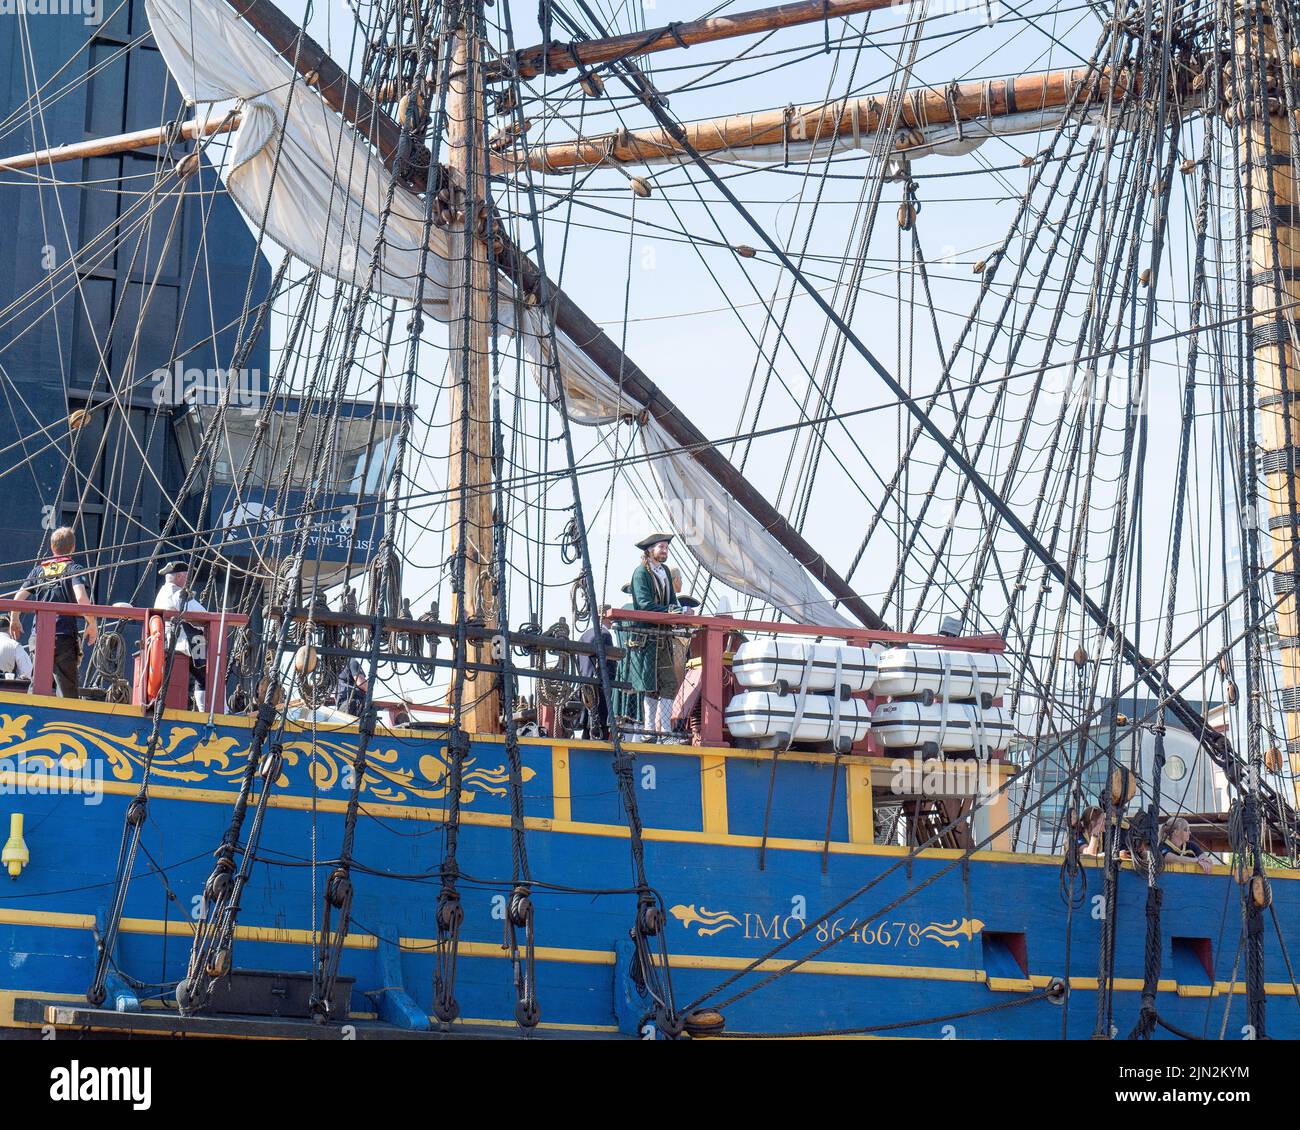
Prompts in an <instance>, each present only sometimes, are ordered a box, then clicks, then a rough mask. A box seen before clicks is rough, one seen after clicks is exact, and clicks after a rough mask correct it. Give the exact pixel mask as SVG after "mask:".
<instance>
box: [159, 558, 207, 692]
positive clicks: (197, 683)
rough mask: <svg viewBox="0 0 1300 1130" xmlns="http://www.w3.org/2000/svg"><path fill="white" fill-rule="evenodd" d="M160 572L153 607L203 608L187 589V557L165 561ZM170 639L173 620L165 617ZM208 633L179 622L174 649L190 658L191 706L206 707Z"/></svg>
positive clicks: (202, 610) (176, 609)
mask: <svg viewBox="0 0 1300 1130" xmlns="http://www.w3.org/2000/svg"><path fill="white" fill-rule="evenodd" d="M159 573H161V574H162V578H163V584H162V587H161V588H160V589H159V590H158V595H157V596H155V597H154V601H153V607H154V608H164V609H170V610H171V611H173V612H180V611H182V610H184V611H185V612H206V611H207V609H206V608H204V607H203V605H202V604H200V603H199V602H198V601H197V600H195V599H194V597H193V595H192V594H191V593H190V591H189V588H188V585H189V580H190V566H189V562H187V561H173V562H171V563H169V564H167V565H164V566H163V567H162V568H161V569H160V570H159ZM168 624H169V628H168V632H169V637H168V642H169V643H170V633H171V632H174V631H175V621H168ZM206 639H207V637H206V636H205V635H204V634H203V629H202V628H201V627H198V626H196V625H193V624H182V625H181V634H180V638H179V639H178V640H177V641H176V653H177V654H178V655H187V656H189V660H190V691H191V693H192V694H193V695H194V709H195V710H206V709H207V674H208V665H207V655H206V654H205V650H206Z"/></svg>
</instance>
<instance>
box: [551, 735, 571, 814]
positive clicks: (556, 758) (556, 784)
mask: <svg viewBox="0 0 1300 1130" xmlns="http://www.w3.org/2000/svg"><path fill="white" fill-rule="evenodd" d="M551 812H552V814H553V815H554V817H555V819H556V820H572V819H573V785H572V784H571V783H570V781H569V749H568V747H567V746H562V745H557V746H555V748H554V749H552V750H551Z"/></svg>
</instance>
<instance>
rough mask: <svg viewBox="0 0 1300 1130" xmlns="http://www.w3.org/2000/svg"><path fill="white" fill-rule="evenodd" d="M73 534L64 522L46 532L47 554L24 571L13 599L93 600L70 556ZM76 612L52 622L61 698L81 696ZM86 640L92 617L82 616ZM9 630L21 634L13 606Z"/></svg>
mask: <svg viewBox="0 0 1300 1130" xmlns="http://www.w3.org/2000/svg"><path fill="white" fill-rule="evenodd" d="M76 547H77V535H76V534H75V533H73V532H72V530H71V529H70V528H69V527H68V526H60V527H59V528H58V529H57V530H55V531H54V533H52V534H51V535H50V553H51V556H49V557H47V558H45V560H43V561H40V562H38V563H37V564H36V566H35V567H34V568H33V569H32V571H31V572H30V573H28V574H27V579H26V580H25V581H23V587H22V588H20V589H19V590H18V591H17V592H16V593H14V600H40V601H44V602H45V603H46V604H87V605H89V604H93V603H94V601H92V600H91V599H90V591H89V590H88V589H87V587H86V577H85V570H84V568H83V567H82V565H81V562H79V561H78V560H76V558H74V557H73V556H72V551H73V550H74V549H76ZM77 619H78V618H77V617H76V616H63V615H60V616H59V617H58V618H57V619H56V621H55V624H54V685H55V687H56V688H57V689H58V692H59V694H61V695H62V696H63V697H64V698H80V697H81V690H80V684H81V675H80V669H81V636H82V633H81V632H79V630H78V628H77ZM85 621H86V630H85V633H84V635H85V641H86V643H88V644H90V645H91V646H94V643H95V639H96V637H97V630H96V628H95V618H94V617H93V616H86V617H85ZM9 634H10V635H11V636H12V637H13V638H14V639H15V640H20V639H22V638H23V618H22V616H21V615H20V614H19V612H18V611H17V609H15V610H14V611H13V612H11V613H10V614H9Z"/></svg>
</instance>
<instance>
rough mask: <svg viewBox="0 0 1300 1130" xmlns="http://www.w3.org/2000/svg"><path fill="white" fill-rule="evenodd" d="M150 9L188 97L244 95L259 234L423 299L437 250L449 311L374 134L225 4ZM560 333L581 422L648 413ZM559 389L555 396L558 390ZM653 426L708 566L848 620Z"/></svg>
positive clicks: (235, 193) (540, 360)
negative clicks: (340, 111) (356, 124)
mask: <svg viewBox="0 0 1300 1130" xmlns="http://www.w3.org/2000/svg"><path fill="white" fill-rule="evenodd" d="M146 7H147V10H148V15H149V24H150V27H151V28H152V30H153V35H154V39H155V40H156V42H157V44H158V47H159V49H160V50H161V52H162V55H163V58H164V59H165V61H166V63H167V67H168V69H169V70H170V71H171V74H172V77H173V78H174V79H175V81H176V83H177V85H178V86H179V87H180V88H181V91H182V92H183V93H184V94H185V96H186V97H187V98H189V99H190V100H191V101H192V102H194V103H196V104H198V105H205V106H211V104H220V103H230V102H237V103H240V104H241V109H242V116H241V120H240V124H239V127H238V129H237V130H236V132H235V135H234V141H233V144H232V148H231V152H230V155H229V159H228V161H227V162H226V165H225V167H224V168H223V170H222V176H223V178H224V180H225V184H226V188H227V191H228V192H229V193H230V195H231V197H232V198H233V199H234V200H235V202H236V203H237V204H238V205H239V207H240V208H241V209H242V210H243V212H244V213H245V215H246V216H247V217H248V220H249V222H250V224H252V225H253V228H254V230H255V231H257V230H261V229H263V228H265V231H266V234H267V236H268V237H269V238H270V239H272V240H274V241H275V242H276V243H277V244H279V245H280V246H281V247H283V248H284V249H285V250H287V251H289V252H291V253H292V254H293V255H295V256H296V257H297V258H299V259H301V260H302V261H303V262H305V263H309V264H311V265H313V266H315V267H317V268H318V269H320V270H321V271H322V272H323V273H324V274H326V275H328V276H330V277H332V278H336V279H339V280H341V281H343V282H346V283H350V284H352V285H355V286H365V285H366V284H367V283H369V284H370V286H371V288H372V289H373V290H374V291H375V292H376V293H379V294H384V295H389V296H393V297H399V298H407V299H411V298H413V297H414V295H415V293H416V283H417V280H418V279H419V276H420V268H421V259H422V258H423V260H424V276H425V281H424V303H425V305H426V307H427V308H428V309H429V312H430V313H431V314H432V315H433V316H434V317H438V318H442V319H445V318H446V317H447V311H448V306H447V293H448V289H449V284H450V281H451V262H450V249H449V245H448V236H447V233H446V232H444V231H442V230H441V229H438V228H436V227H435V228H433V229H432V230H431V232H430V235H429V244H428V254H427V255H423V256H422V254H421V245H422V242H423V232H424V204H423V202H422V201H421V200H420V199H419V197H417V196H415V195H414V194H413V193H411V192H409V191H407V190H406V189H405V188H403V187H402V186H401V185H399V184H395V183H394V181H393V177H392V175H391V174H390V173H389V172H388V170H387V169H386V168H385V167H384V165H383V162H382V161H380V159H379V158H378V157H377V156H376V155H375V154H374V153H373V152H372V150H371V149H370V147H369V146H368V145H367V143H366V142H365V141H364V139H362V137H361V136H360V135H359V134H358V133H357V132H356V131H355V130H354V129H353V128H352V127H351V126H350V125H348V124H347V123H346V122H344V121H343V119H342V118H340V117H339V116H338V115H337V114H336V113H335V112H334V111H333V110H331V109H330V108H329V107H328V106H327V105H326V104H325V102H324V101H323V100H322V99H321V98H320V96H319V95H318V94H317V92H316V91H315V90H313V89H311V88H310V87H309V86H307V85H306V83H305V82H304V81H303V80H302V78H301V77H300V76H298V75H296V74H295V73H294V71H293V70H292V68H290V66H289V65H288V64H287V63H286V62H285V61H284V60H283V59H281V58H280V56H279V55H278V54H276V52H275V51H274V50H273V49H272V48H271V47H270V46H269V45H268V44H267V43H265V42H264V41H263V40H262V39H261V38H260V37H259V36H258V35H257V33H256V32H255V31H254V30H253V29H252V28H251V27H250V26H249V25H248V24H247V23H245V22H244V21H243V20H241V19H239V17H238V16H236V15H235V13H234V12H233V11H232V10H231V9H230V8H228V7H227V6H226V5H225V4H222V3H210V2H209V3H194V2H192V0H146ZM204 112H205V113H221V114H224V113H225V110H224V109H222V108H217V109H206V110H205V111H204ZM390 195H391V204H390V203H389V201H390ZM386 209H387V213H388V215H387V219H386V220H385V218H384V213H385V210H386ZM376 246H378V247H379V249H380V250H379V255H378V258H377V259H374V249H375V247H376ZM372 259H374V263H375V270H374V274H373V276H372V274H371V264H372ZM516 309H519V310H522V311H523V312H524V318H523V319H522V320H523V335H524V349H525V352H526V355H527V356H528V357H529V358H530V359H531V360H532V361H533V362H535V364H536V371H537V373H538V374H539V379H540V380H541V381H542V382H543V384H544V385H548V381H549V377H548V376H547V374H548V373H550V372H552V371H553V366H552V365H550V364H548V363H547V362H548V361H550V360H551V358H550V356H549V337H548V335H547V334H546V333H545V332H544V331H545V328H546V327H545V326H544V324H543V322H542V317H541V314H540V312H539V311H538V310H537V309H536V308H534V307H526V306H523V305H522V304H521V303H517V302H510V301H504V300H503V301H502V302H501V303H500V307H499V320H500V323H501V330H502V332H504V333H513V332H515V330H516V322H517V319H516V317H515V310H516ZM556 340H557V344H558V347H559V352H560V357H559V366H558V367H559V370H560V375H561V379H562V380H563V381H564V389H565V393H566V400H567V404H568V408H569V411H570V414H571V417H572V418H573V419H574V420H575V421H577V422H579V423H583V424H602V423H609V422H611V421H614V420H617V419H620V418H622V417H628V416H636V415H637V414H638V413H639V412H640V410H641V407H642V406H641V405H640V404H638V403H637V402H635V401H633V400H631V399H630V398H628V397H627V396H625V395H623V394H621V392H620V390H619V388H618V387H617V385H615V384H614V383H613V382H612V381H610V380H609V378H608V377H607V376H606V375H605V374H604V373H603V372H602V371H601V370H600V369H599V368H598V367H597V366H596V365H595V364H593V363H592V361H591V360H590V359H589V358H588V357H587V356H586V355H585V354H583V353H582V352H581V351H580V350H579V349H578V347H577V345H576V344H575V343H574V342H572V341H570V340H569V339H568V338H567V337H566V336H565V335H564V334H563V333H557V335H556ZM547 391H548V392H549V393H551V394H552V398H553V399H554V394H555V392H556V390H554V389H552V388H550V387H547ZM641 435H642V440H643V443H644V446H645V449H646V451H647V452H648V453H650V454H651V455H652V456H654V458H652V461H651V466H652V467H653V468H654V473H655V479H656V482H657V483H658V484H659V488H660V490H661V491H662V493H663V495H664V499H663V501H664V504H665V509H666V511H667V513H668V514H669V515H670V520H672V521H673V522H674V532H675V533H676V534H677V535H678V537H679V538H680V539H681V540H682V541H683V542H684V543H685V544H686V545H687V546H688V547H689V548H690V550H691V552H692V553H694V555H695V556H696V557H697V558H698V559H699V561H700V564H701V565H703V566H704V568H705V569H707V570H708V571H709V572H710V573H711V574H712V575H713V576H715V577H717V578H718V579H719V580H720V581H722V582H723V583H724V584H728V585H730V586H732V587H733V588H735V589H737V590H739V591H741V592H744V593H747V594H748V595H750V596H753V597H755V598H757V599H759V600H762V601H764V602H765V603H770V604H772V605H774V606H775V607H777V608H779V609H781V611H782V612H784V613H785V614H786V615H787V616H790V617H791V618H792V619H795V620H798V621H802V622H814V623H828V624H829V623H839V624H842V623H845V622H846V621H844V620H843V618H842V617H840V616H838V615H836V614H834V613H833V612H832V611H831V606H830V602H829V600H828V599H827V597H826V596H825V594H824V593H822V592H821V591H820V590H819V589H818V588H817V586H816V585H815V584H813V582H812V580H811V578H809V576H808V575H807V573H806V572H805V571H804V569H803V567H802V566H801V565H799V563H798V562H797V561H795V559H794V558H793V557H791V556H790V554H789V553H787V552H786V551H785V549H784V548H783V547H782V546H781V545H780V544H779V543H778V542H777V541H776V539H775V538H773V537H772V536H771V534H769V533H768V532H767V531H766V530H765V529H763V527H762V526H761V525H760V524H759V523H758V522H757V521H755V520H754V519H753V518H752V517H751V516H750V515H749V514H748V513H746V512H745V511H744V510H742V509H741V508H740V507H739V506H738V505H737V504H736V503H735V501H734V500H733V499H731V498H730V497H729V496H728V495H727V494H726V492H725V491H723V490H722V488H721V487H720V486H719V485H718V484H717V483H716V482H715V481H714V480H713V479H712V478H711V477H710V476H709V475H708V474H707V473H705V472H704V471H703V470H702V469H701V467H700V465H699V464H698V463H697V462H696V461H695V459H694V458H693V457H692V456H691V455H690V454H689V453H685V452H680V451H675V450H674V445H673V443H672V442H671V440H670V439H669V437H668V436H667V435H666V434H665V433H664V432H663V431H662V429H661V428H660V427H659V425H658V424H656V423H654V422H653V421H649V422H645V423H642V424H641Z"/></svg>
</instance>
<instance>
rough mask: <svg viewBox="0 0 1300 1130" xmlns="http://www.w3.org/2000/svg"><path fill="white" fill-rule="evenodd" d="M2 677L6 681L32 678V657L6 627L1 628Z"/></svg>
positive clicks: (0, 664)
mask: <svg viewBox="0 0 1300 1130" xmlns="http://www.w3.org/2000/svg"><path fill="white" fill-rule="evenodd" d="M0 676H3V677H4V678H6V679H8V678H17V679H30V678H31V677H32V657H31V656H30V655H28V654H27V649H26V648H25V647H23V645H22V644H20V643H19V642H18V641H17V640H16V639H14V638H13V636H11V635H10V634H9V629H8V628H7V627H4V626H0Z"/></svg>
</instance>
